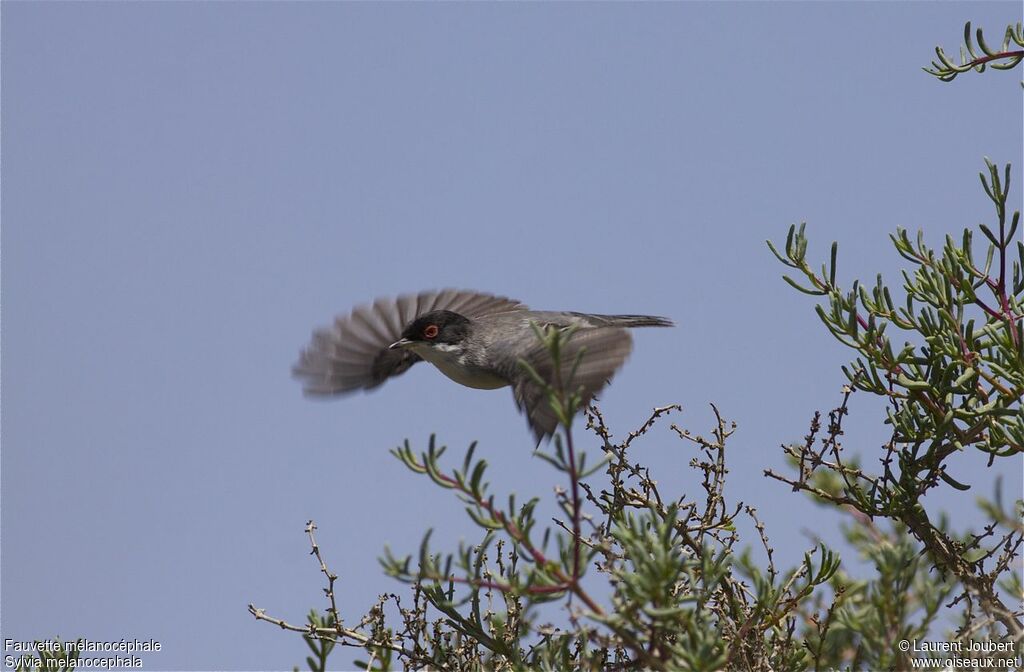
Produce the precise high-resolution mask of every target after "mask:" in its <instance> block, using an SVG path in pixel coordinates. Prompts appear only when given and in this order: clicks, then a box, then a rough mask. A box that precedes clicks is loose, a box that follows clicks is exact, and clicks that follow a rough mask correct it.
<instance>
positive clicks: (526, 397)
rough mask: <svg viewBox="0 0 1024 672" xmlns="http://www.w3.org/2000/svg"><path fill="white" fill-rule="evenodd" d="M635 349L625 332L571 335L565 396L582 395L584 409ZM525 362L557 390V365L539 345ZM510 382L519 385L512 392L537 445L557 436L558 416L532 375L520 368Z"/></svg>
mask: <svg viewBox="0 0 1024 672" xmlns="http://www.w3.org/2000/svg"><path fill="white" fill-rule="evenodd" d="M632 347H633V342H632V339H630V337H629V332H627V331H626V330H625V329H616V328H604V329H585V330H581V331H578V332H576V333H574V334H572V336H571V337H570V338H569V341H568V342H567V343H565V344H563V346H562V352H561V356H560V359H561V366H560V378H561V384H562V385H563V387H564V389H565V390H566V392H575V391H577V390H578V391H579V392H580V394H581V408H583V407H585V406H586V405H587V404H588V403H590V400H591V399H593V397H594V395H595V394H597V393H598V391H600V390H601V388H602V387H604V386H605V384H606V383H607V382H608V381H609V380H610V379H611V377H612V376H613V375H614V374H615V371H616V370H617V369H618V368H619V367H620V366H622V363H623V362H624V361H626V357H628V356H629V352H630V350H631V349H632ZM581 353H582V357H580V355H581ZM577 357H580V360H579V365H578V366H577V368H576V371H575V373H574V372H573V367H574V366H575V365H576V361H577ZM523 359H524V360H525V361H526V362H527V363H528V364H529V365H530V366H532V367H533V369H534V371H536V372H537V373H538V374H539V375H540V377H541V379H542V380H545V381H548V383H549V384H551V385H553V386H556V387H557V385H558V381H557V379H556V376H555V367H554V362H553V361H552V359H551V355H550V353H549V352H548V351H547V349H546V348H544V347H543V346H542V345H541V344H540V343H539V342H538V344H537V346H536V347H535V348H533V349H532V350H531V351H530V353H529V354H528V355H527V356H526V357H523ZM517 366H518V364H517ZM510 378H511V379H512V380H514V381H516V382H515V384H514V385H513V388H512V391H513V394H514V395H515V400H516V406H518V407H519V410H520V411H522V412H523V413H525V414H526V417H527V420H528V421H529V423H530V427H531V429H533V433H534V435H535V436H536V437H537V442H538V443H540V441H541V440H543V439H544V438H545V437H548V436H551V435H552V434H554V433H555V430H556V429H557V428H558V415H557V414H556V413H555V410H554V409H553V408H552V407H551V404H550V403H549V401H548V396H547V394H546V393H545V392H544V388H543V387H541V386H540V385H538V384H537V383H536V381H534V379H533V378H532V377H531V376H530V375H529V374H527V373H526V372H525V371H522V370H521V368H520V370H519V371H518V372H517V373H515V374H514V375H513V376H510Z"/></svg>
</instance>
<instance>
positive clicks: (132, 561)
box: [0, 2, 1024, 670]
mask: <svg viewBox="0 0 1024 672" xmlns="http://www.w3.org/2000/svg"><path fill="white" fill-rule="evenodd" d="M1020 19H1021V15H1020V5H1019V3H1008V2H1007V3H970V4H966V3H941V4H939V3H877V2H876V3H844V4H833V3H787V4H755V3H722V4H708V3H696V2H694V3H650V4H642V5H633V4H619V3H578V4H577V3H562V4H540V3H522V4H473V5H469V4H458V3H445V4H405V3H396V4H387V5H382V4H370V3H252V4H241V3H159V4H151V3H21V2H5V3H3V7H2V86H3V88H2V96H3V117H2V122H3V125H2V133H3V135H2V140H3V157H2V160H3V164H2V169H3V183H2V224H3V228H2V290H3V295H2V299H3V315H2V317H3V343H2V346H3V347H2V371H3V380H2V382H3V393H4V394H3V405H2V413H3V423H2V451H3V452H2V507H0V510H2V513H0V515H2V530H0V532H2V538H3V546H2V579H3V583H2V595H0V599H2V611H3V616H4V618H3V624H2V625H3V636H4V637H12V638H15V639H21V640H29V639H34V638H42V637H47V636H51V635H53V634H59V635H62V636H65V637H79V636H81V637H86V638H89V639H93V640H115V639H121V638H136V637H137V638H140V639H147V638H150V637H152V638H155V639H157V640H159V641H161V643H162V644H163V650H162V651H161V652H160V653H159V654H153V655H151V656H148V657H146V658H145V661H146V669H150V670H166V669H214V668H219V669H242V668H246V669H282V668H287V669H290V668H291V666H292V665H295V664H299V663H300V662H302V660H303V658H304V656H305V653H306V652H305V646H304V644H303V643H302V642H301V640H299V639H298V638H297V637H293V636H289V635H287V634H285V633H282V632H280V631H278V630H276V629H274V628H272V627H270V626H268V625H266V624H261V623H256V622H255V621H254V620H253V619H252V618H251V617H250V616H249V614H248V613H247V612H246V608H245V607H246V604H248V603H249V602H254V603H256V604H257V605H258V606H261V607H264V608H266V609H267V610H268V611H269V612H271V613H273V614H275V615H278V616H281V617H284V618H286V619H289V620H293V621H301V620H302V619H303V617H304V615H305V613H306V612H307V611H308V610H309V608H310V607H313V606H316V607H318V608H320V607H322V606H323V600H322V594H321V592H320V587H321V581H320V576H319V575H318V572H317V568H316V565H315V564H314V563H313V561H312V559H311V558H310V557H309V555H308V546H307V545H306V541H305V538H304V536H303V534H302V530H303V525H304V523H305V521H306V520H307V519H309V518H313V519H316V521H317V522H318V524H319V526H320V537H319V540H320V543H321V546H322V548H323V550H324V553H325V554H326V555H327V558H328V560H329V561H330V562H331V564H332V566H333V569H334V570H335V571H337V572H338V573H339V574H340V576H341V579H340V582H339V586H340V589H339V597H340V600H341V604H342V608H343V615H344V616H346V617H347V618H348V619H349V620H354V619H357V618H358V617H359V615H361V614H362V613H363V612H364V611H365V609H366V608H368V607H369V606H370V605H371V604H372V603H373V601H374V598H375V597H376V595H377V594H378V593H381V592H386V591H395V590H399V589H400V586H398V585H397V584H395V583H393V582H391V581H390V580H388V579H386V578H385V577H383V576H382V575H381V574H380V570H379V566H378V564H377V561H376V558H377V556H378V555H379V554H380V552H381V550H382V548H383V547H384V545H385V544H390V545H391V547H392V548H393V549H395V550H396V552H403V551H404V552H411V551H415V549H416V548H417V546H418V543H419V539H420V535H421V533H422V531H423V530H424V529H425V528H427V527H434V528H436V533H435V541H436V542H437V543H438V544H441V545H443V544H454V542H456V541H457V540H458V539H460V538H466V539H468V540H474V539H476V538H477V536H478V535H477V534H476V532H475V528H473V526H472V524H471V523H470V522H469V521H468V520H467V519H466V518H465V515H464V514H463V513H462V508H461V506H459V505H458V503H457V502H455V501H454V500H453V498H451V497H450V494H449V493H447V492H442V491H439V490H437V489H436V488H434V487H431V486H430V485H429V483H428V482H426V480H425V479H421V478H417V477H415V476H414V475H413V474H411V473H409V472H408V471H407V470H405V469H404V467H402V466H401V465H400V464H399V463H398V462H396V461H395V460H394V458H392V457H391V456H390V455H389V454H388V449H389V448H391V447H393V446H395V445H397V444H398V443H400V442H401V441H402V440H403V439H405V438H409V439H410V440H411V441H412V442H413V444H414V446H424V445H425V443H426V440H427V438H428V436H429V435H430V433H431V432H437V433H438V435H439V437H440V439H441V440H442V441H443V442H445V443H447V444H449V445H450V446H452V448H453V450H454V451H455V452H456V453H461V451H462V449H463V448H464V447H465V445H466V444H468V442H469V441H471V440H474V439H478V440H479V441H480V447H479V449H478V452H477V454H478V456H482V457H486V459H487V460H488V461H489V462H490V463H491V464H492V465H493V467H492V469H493V473H492V478H491V481H492V484H493V487H494V488H495V489H496V490H497V491H499V492H508V491H514V492H517V493H519V495H520V496H521V497H525V496H527V495H530V494H537V495H541V496H545V497H548V496H550V493H551V489H552V488H553V487H554V486H555V485H558V484H560V481H559V479H558V478H557V475H556V474H554V473H552V472H551V470H550V469H549V468H548V467H547V466H546V465H545V464H544V463H543V462H542V461H541V460H539V459H536V458H533V457H531V448H532V442H531V438H530V434H529V432H528V431H527V428H526V426H525V422H524V421H523V419H522V418H521V417H519V416H518V415H517V414H516V412H515V409H514V406H513V404H512V400H511V396H510V394H509V393H508V392H507V391H496V392H486V393H485V392H480V391H474V390H469V389H463V388H460V387H458V386H456V385H453V384H451V383H450V382H449V381H447V380H446V379H444V378H443V377H442V376H441V375H440V374H438V373H437V372H436V371H435V370H433V369H431V368H429V367H426V366H420V367H416V368H415V369H414V370H412V371H411V372H409V373H408V374H406V375H405V376H403V377H402V378H400V379H397V380H395V381H393V382H391V383H389V384H388V385H386V386H385V387H384V388H383V389H381V390H379V391H378V392H376V393H373V394H367V395H361V396H354V397H349V398H346V399H343V400H338V401H336V402H329V403H322V402H321V403H317V402H312V401H309V400H307V399H304V398H303V397H302V395H301V393H300V389H299V385H298V384H297V383H296V382H295V381H293V380H291V379H290V377H289V368H290V366H291V364H292V362H293V361H294V359H295V357H296V355H297V354H298V352H299V349H300V348H301V347H302V346H303V345H304V344H305V343H306V342H307V340H308V338H309V335H310V332H311V330H312V328H313V327H315V326H317V325H322V324H325V323H327V322H328V321H329V320H330V319H331V318H332V317H333V315H335V314H336V313H341V312H346V311H347V310H348V309H350V308H351V307H352V306H354V305H356V304H358V303H362V302H366V301H368V300H372V299H374V298H375V297H378V296H390V295H394V294H397V293H401V292H410V291H419V290H422V289H430V288H438V287H446V286H454V287H468V288H475V289H479V290H484V291H491V292H495V293H499V294H504V295H508V296H512V297H515V298H517V299H520V300H522V301H524V302H526V303H528V304H530V305H531V306H533V307H536V308H543V309H567V310H582V311H591V312H608V313H652V314H660V315H667V316H670V317H672V318H673V319H675V321H676V322H677V324H678V325H679V326H678V327H677V328H676V329H673V330H647V331H642V332H638V333H636V334H635V350H634V353H633V356H632V358H631V360H630V361H629V362H628V364H627V365H626V367H625V368H624V369H623V370H622V371H621V372H620V373H619V375H618V376H617V377H616V379H615V381H614V384H613V385H612V386H611V387H610V388H609V389H608V390H607V391H606V393H605V394H604V395H603V396H604V398H603V400H602V404H603V405H602V408H603V410H604V412H605V415H606V417H607V419H608V421H609V423H610V424H611V426H612V429H613V431H616V432H617V433H618V434H619V435H622V434H625V433H626V432H627V431H629V430H630V429H632V428H634V427H635V426H637V425H639V424H640V423H641V422H642V421H643V419H645V418H646V416H647V414H648V413H649V411H650V409H651V408H652V407H653V406H657V405H664V404H667V403H673V402H678V403H681V404H682V405H683V407H684V413H683V414H681V415H680V416H678V417H676V418H675V422H677V423H678V424H680V425H683V426H686V427H688V428H690V429H692V430H694V431H700V432H706V431H707V430H709V429H710V426H711V424H710V423H711V414H710V411H709V408H708V403H709V402H714V403H716V404H717V405H718V406H719V408H720V409H721V410H722V412H723V414H724V415H725V416H726V417H728V418H730V419H733V420H735V421H736V422H737V423H739V431H738V432H737V433H736V435H735V436H734V438H733V443H732V445H731V447H730V453H729V458H730V459H731V470H732V473H731V474H730V478H731V481H730V491H729V493H728V494H729V496H730V497H731V498H732V499H733V500H737V499H742V500H743V501H744V502H746V503H748V504H750V505H753V506H756V507H757V508H758V509H759V511H760V512H761V515H762V517H763V519H764V520H765V523H766V525H767V529H768V532H769V535H770V537H771V539H772V541H773V542H774V543H775V544H776V546H777V547H778V548H779V554H778V555H777V556H776V561H777V562H783V563H794V562H797V561H798V560H799V558H800V557H801V555H802V552H803V551H804V550H805V549H806V548H807V547H809V546H811V545H812V542H811V541H810V540H809V539H808V536H807V531H808V530H814V531H815V533H818V534H821V535H822V536H823V537H824V538H825V539H826V540H828V541H831V542H838V540H839V539H840V535H839V532H838V529H837V528H838V524H839V522H840V521H841V520H842V519H841V518H840V517H839V516H837V515H836V514H835V513H833V512H831V511H828V510H823V509H820V508H816V507H813V506H811V505H810V504H808V503H807V502H806V501H804V500H802V499H800V498H799V497H797V496H796V495H794V494H792V493H791V492H790V491H789V490H788V489H787V488H786V487H784V486H781V485H780V484H777V483H774V482H770V481H768V480H766V479H765V478H764V477H763V476H762V470H763V469H764V468H766V467H775V468H779V466H780V465H781V464H782V458H781V451H780V449H779V445H780V444H782V443H786V442H790V441H794V440H798V439H799V438H800V437H801V436H803V434H804V433H806V430H807V426H808V422H809V420H810V417H811V415H812V414H813V413H814V411H815V410H823V411H827V410H828V409H830V408H832V407H833V406H835V405H837V404H838V402H839V400H840V387H841V385H842V383H843V378H842V375H841V373H840V371H839V366H840V365H841V364H844V363H846V361H847V359H848V355H847V353H846V352H844V350H843V349H842V347H841V346H840V345H839V344H838V343H836V342H835V341H834V340H833V339H832V338H831V337H830V336H829V335H828V334H827V332H826V331H825V330H824V327H823V326H822V325H821V324H820V323H819V322H818V320H817V318H816V316H815V315H814V312H813V310H812V308H813V304H812V302H811V301H810V300H809V298H808V297H805V296H802V295H799V294H797V293H795V292H794V291H792V290H790V289H789V288H788V287H787V286H786V285H785V284H784V283H783V282H782V281H781V279H780V275H781V272H782V268H781V266H780V265H779V264H778V263H777V262H776V261H775V260H774V259H773V257H772V256H771V254H770V253H769V252H768V250H767V248H766V246H765V244H764V240H765V239H766V238H772V239H775V240H779V239H780V238H782V237H783V236H784V235H785V232H786V229H787V227H788V226H789V225H790V224H792V223H797V222H801V221H807V222H808V231H809V234H810V236H811V239H812V246H811V247H812V251H811V254H812V255H813V256H815V257H816V258H819V259H823V258H824V256H825V255H826V254H827V250H828V246H829V244H830V243H831V241H832V240H838V241H839V242H840V245H839V252H840V266H839V268H840V273H839V275H840V279H841V280H843V281H844V282H847V283H848V282H850V281H851V280H852V279H854V278H865V279H869V280H870V279H873V278H874V276H875V274H876V273H879V272H881V273H883V274H884V275H885V277H886V278H887V279H888V280H889V281H890V282H891V283H892V284H893V285H894V286H897V287H898V285H899V276H898V269H899V268H900V267H901V265H900V259H899V257H898V256H897V254H896V253H895V251H894V250H893V248H892V246H891V244H890V242H889V240H888V237H887V236H888V233H889V232H891V231H894V230H895V228H896V227H897V226H903V227H906V228H909V229H911V230H912V231H916V230H917V229H924V231H925V235H926V237H927V239H928V240H929V241H931V242H933V243H935V244H937V245H938V244H941V240H942V238H943V236H944V235H945V234H946V233H957V232H959V231H960V230H961V229H962V227H964V226H970V225H974V224H976V223H977V222H979V221H991V220H992V216H993V215H992V211H991V208H990V206H989V204H988V202H987V200H986V199H985V197H984V194H983V193H982V191H981V189H980V186H979V184H978V181H977V173H978V171H979V170H981V169H982V168H983V158H982V157H983V156H986V155H987V156H990V157H991V158H992V159H993V160H995V161H998V162H1001V163H1002V162H1013V163H1014V168H1015V171H1016V175H1018V176H1019V175H1021V169H1022V168H1024V165H1022V163H1021V146H1022V131H1021V118H1022V107H1021V93H1020V85H1019V83H1018V82H1019V80H1020V78H1021V75H1020V72H1021V71H1020V70H1019V69H1018V70H1016V71H1014V72H1011V73H1002V72H991V73H986V74H985V75H984V76H977V75H967V76H964V77H962V78H961V79H959V80H957V81H956V82H955V83H953V84H944V83H941V82H938V81H937V80H935V79H934V78H931V77H929V76H927V75H925V74H924V73H923V72H921V69H920V68H921V66H923V65H927V63H928V62H929V61H930V59H931V57H932V49H933V48H934V46H935V45H936V44H942V45H944V46H945V47H946V48H947V50H949V51H951V52H953V53H955V52H956V50H957V47H958V44H959V40H960V38H961V34H962V28H963V23H964V22H965V21H966V20H972V21H974V22H975V24H976V25H981V26H984V27H986V28H987V29H988V31H989V33H990V35H991V36H992V39H991V41H992V42H995V41H997V40H996V36H997V35H1001V33H1002V30H1003V29H1004V28H1005V26H1006V24H1007V23H1008V22H1012V21H1019V20H1020ZM1021 192H1022V190H1021V188H1020V183H1019V181H1018V182H1016V183H1015V185H1014V191H1013V200H1014V204H1015V205H1014V207H1017V208H1019V207H1020V194H1021ZM979 238H980V236H979ZM880 417H881V416H880V406H879V404H878V403H877V402H876V401H875V400H872V399H869V398H868V397H867V396H866V395H858V396H855V398H854V402H853V404H852V413H851V417H850V419H849V421H848V425H847V428H848V432H847V436H846V442H847V446H848V447H849V449H850V450H857V451H859V452H861V454H862V455H864V456H865V460H871V459H873V456H874V455H876V454H877V452H878V446H879V445H880V444H881V443H882V442H883V441H884V439H885V433H884V430H883V429H882V428H881V426H880V421H879V420H880ZM667 424H668V423H666V424H665V426H664V427H662V428H661V430H660V432H659V433H656V434H655V435H654V436H653V437H652V438H651V439H649V440H648V441H647V442H646V443H643V444H640V445H641V446H642V447H643V448H642V449H640V450H639V451H638V454H637V457H639V458H641V459H642V460H643V461H645V462H647V463H650V464H651V465H653V467H654V468H655V469H657V470H660V473H663V474H664V476H663V477H662V481H663V482H665V483H668V484H671V485H673V486H675V487H676V489H677V490H679V489H684V490H685V489H687V488H690V489H695V488H696V483H697V481H696V478H695V477H694V476H692V475H691V474H690V473H689V471H688V469H687V467H686V464H687V462H688V461H689V459H690V457H691V453H690V450H689V448H688V447H687V446H685V445H683V444H681V443H679V442H678V441H673V440H672V438H671V436H670V433H669V432H668V429H667ZM977 462H978V460H977V459H973V460H971V459H967V460H963V464H962V465H960V468H961V469H962V470H963V471H961V472H959V476H960V479H961V480H968V481H969V482H975V483H978V484H979V485H978V486H976V489H975V490H974V491H972V492H970V493H967V494H966V495H963V496H961V497H959V498H953V497H950V498H949V500H948V501H938V502H929V506H930V507H932V508H933V510H939V509H948V510H951V511H952V512H953V514H954V521H955V522H956V523H958V524H960V525H968V524H977V523H978V520H979V519H978V517H977V515H976V514H975V513H974V507H973V500H974V497H975V496H976V494H983V493H985V492H987V491H988V487H989V486H988V484H989V483H990V482H991V479H992V477H993V475H994V471H993V470H985V469H983V468H980V467H978V466H977ZM1004 470H1005V472H1006V473H1007V475H1008V478H1009V481H1008V487H1007V489H1008V491H1010V492H1015V493H1019V492H1020V491H1021V473H1020V463H1019V461H1018V462H1017V463H1016V464H1014V465H1004ZM694 491H695V492H696V490H694ZM663 492H664V490H663ZM943 492H948V491H947V490H943ZM750 541H751V542H754V541H755V539H754V538H753V537H751V538H750ZM339 655H345V654H339ZM337 662H338V663H339V664H341V661H340V660H339V661H337Z"/></svg>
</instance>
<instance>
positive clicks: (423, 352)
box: [410, 343, 508, 390]
mask: <svg viewBox="0 0 1024 672" xmlns="http://www.w3.org/2000/svg"><path fill="white" fill-rule="evenodd" d="M410 349H411V350H412V351H413V352H415V353H416V354H417V355H419V356H420V357H422V358H423V359H424V360H425V361H428V362H430V363H431V364H433V365H434V366H436V367H437V368H438V370H440V371H441V373H443V374H444V375H446V376H448V377H449V378H451V379H452V380H454V381H455V382H456V383H458V384H460V385H465V386H466V387H473V388H476V389H478V390H496V389H498V388H499V387H505V386H506V385H508V381H506V380H505V379H504V378H500V377H499V376H496V375H494V374H493V373H490V372H488V371H485V370H484V369H481V368H480V367H479V366H476V365H475V364H473V363H471V362H470V361H469V360H468V358H467V356H466V352H465V350H464V349H463V347H462V346H461V345H457V344H454V343H431V344H427V343H414V344H412V345H411V346H410Z"/></svg>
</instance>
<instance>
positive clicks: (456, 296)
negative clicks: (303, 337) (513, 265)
mask: <svg viewBox="0 0 1024 672" xmlns="http://www.w3.org/2000/svg"><path fill="white" fill-rule="evenodd" d="M525 309H526V306H524V305H523V304H521V303H519V302H518V301H516V300H514V299H508V298H505V297H504V296H493V295H491V294H481V293H480V292H473V291H467V290H458V289H443V290H440V291H430V292H422V293H420V294H407V295H403V296H399V297H397V298H390V299H377V300H376V301H375V302H374V303H373V304H372V305H365V306H359V307H358V308H355V309H354V310H353V311H352V312H351V313H350V314H348V315H341V316H338V317H337V318H336V319H335V320H334V324H333V325H331V326H330V327H325V328H322V329H317V330H316V331H314V332H313V340H312V341H311V342H310V344H309V345H308V346H306V348H305V349H304V350H303V351H302V353H301V354H300V355H299V361H298V362H296V364H295V366H294V367H292V374H293V375H294V376H295V377H296V378H299V379H300V380H302V384H303V391H304V392H305V393H306V394H310V395H318V396H323V395H333V394H345V393H348V392H353V391H355V390H369V389H372V388H374V387H377V386H378V385H380V384H381V383H383V382H384V381H385V380H387V379H388V378H390V377H392V376H397V375H400V374H402V373H405V371H406V370H408V368H409V367H410V366H412V365H413V364H415V363H416V362H418V361H420V358H419V357H418V356H417V355H416V354H415V353H413V352H410V351H409V350H406V349H400V350H389V349H388V346H389V345H391V344H392V343H394V342H395V341H397V340H398V339H399V338H401V336H402V331H403V330H404V329H405V327H406V326H407V325H408V324H409V323H410V322H412V321H413V320H415V319H416V318H417V317H419V316H420V315H423V314H425V313H429V312H430V311H432V310H451V311H453V312H456V313H459V314H460V315H464V316H465V317H468V318H470V319H473V318H476V317H482V316H484V315H491V314H494V313H501V312H506V311H510V310H525Z"/></svg>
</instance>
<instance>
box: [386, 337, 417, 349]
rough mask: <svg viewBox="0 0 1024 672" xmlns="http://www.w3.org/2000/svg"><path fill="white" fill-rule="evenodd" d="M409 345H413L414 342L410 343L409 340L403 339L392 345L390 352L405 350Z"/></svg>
mask: <svg viewBox="0 0 1024 672" xmlns="http://www.w3.org/2000/svg"><path fill="white" fill-rule="evenodd" d="M409 345H412V341H410V340H409V339H408V338H401V339H399V340H397V341H395V342H394V343H392V344H391V345H389V346H388V350H398V349H399V348H404V347H406V346H409Z"/></svg>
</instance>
